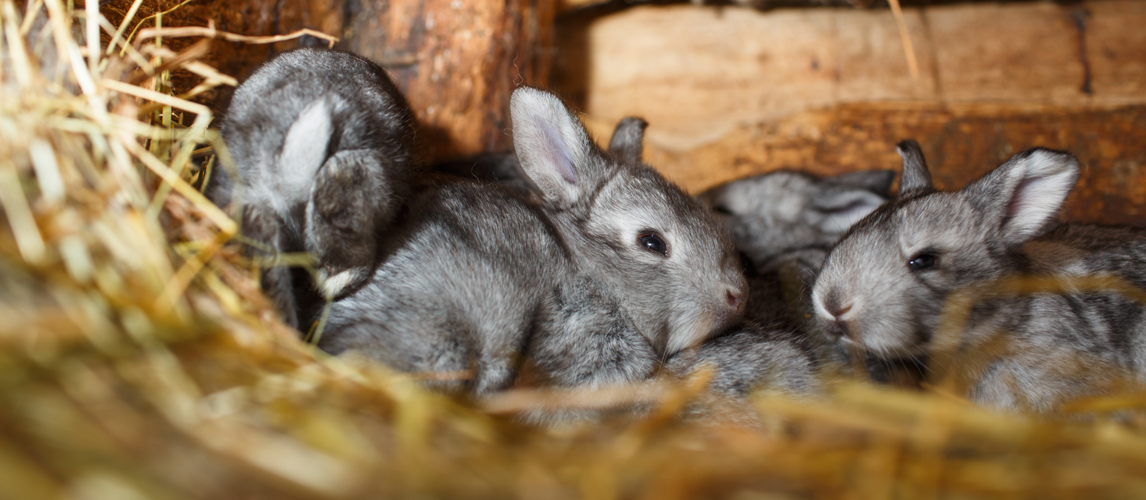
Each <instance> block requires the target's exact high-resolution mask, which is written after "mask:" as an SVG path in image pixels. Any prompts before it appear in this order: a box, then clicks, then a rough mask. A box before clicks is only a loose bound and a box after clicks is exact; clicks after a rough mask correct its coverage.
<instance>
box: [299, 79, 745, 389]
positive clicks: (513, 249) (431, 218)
mask: <svg viewBox="0 0 1146 500" xmlns="http://www.w3.org/2000/svg"><path fill="white" fill-rule="evenodd" d="M510 112H511V117H512V120H513V140H514V145H515V149H516V153H517V157H518V158H519V159H520V163H521V166H522V169H523V171H524V172H525V174H526V176H527V177H528V178H529V180H530V181H531V182H532V183H533V184H534V185H535V186H536V187H537V189H538V193H539V194H538V195H536V196H527V195H523V194H522V193H520V192H518V191H515V190H512V189H508V188H504V187H502V186H498V185H496V184H483V183H474V182H464V181H454V182H443V183H441V184H439V185H437V186H435V187H432V188H429V189H426V190H425V191H423V192H420V193H419V194H417V195H416V196H414V197H412V198H411V199H410V201H409V203H408V215H407V216H406V217H404V218H403V220H402V223H401V224H400V225H399V226H398V227H397V228H396V230H395V234H394V237H393V238H392V239H390V240H388V241H389V243H388V244H387V245H386V246H385V247H384V250H383V255H384V260H383V262H382V264H381V265H380V267H379V268H378V269H377V271H376V272H375V273H374V275H373V277H372V279H371V281H370V283H369V284H368V285H367V286H365V287H363V288H362V289H360V290H357V291H356V292H354V293H352V294H350V295H349V296H347V297H345V298H343V299H340V300H338V301H336V302H335V303H334V305H333V307H332V311H331V314H330V320H329V323H328V326H327V331H326V332H325V333H324V334H323V336H322V338H321V341H320V344H319V345H320V346H321V347H322V348H323V349H325V350H327V351H329V352H333V353H339V352H342V351H345V350H348V349H354V350H358V351H361V352H363V353H365V354H367V355H369V356H372V357H374V358H376V359H379V360H381V361H383V362H386V363H387V364H389V365H391V366H393V367H394V368H396V369H399V370H403V371H409V372H435V373H439V374H442V373H445V374H450V373H455V374H456V373H458V372H467V375H468V376H467V377H466V378H467V379H468V380H467V381H465V382H462V381H458V380H451V381H442V382H440V385H441V386H442V387H443V388H446V389H450V390H462V389H464V390H468V391H471V392H473V393H476V394H487V393H490V392H493V391H497V390H500V389H504V388H506V387H509V386H510V385H511V384H513V383H514V382H515V380H516V379H517V376H518V374H519V373H520V371H521V369H522V367H524V366H526V365H528V366H529V367H532V368H533V371H534V372H537V374H538V375H537V376H538V378H540V379H541V380H543V381H544V383H545V384H546V385H552V386H580V387H592V386H597V385H603V384H610V383H620V382H629V381H634V380H641V379H644V378H646V377H648V376H650V375H651V374H652V373H653V371H654V370H655V369H656V367H657V365H658V363H659V361H660V360H662V359H666V358H667V357H668V356H670V355H672V354H673V353H676V352H678V351H680V350H682V349H684V348H686V347H689V346H692V345H695V344H697V343H699V342H701V341H703V340H704V339H705V338H707V337H708V336H709V335H710V334H711V333H712V332H714V331H719V330H722V329H724V328H725V327H726V326H727V325H729V324H731V323H732V322H734V321H735V320H736V319H737V318H738V317H739V315H740V314H741V311H742V309H743V297H744V293H745V284H744V277H743V274H742V273H741V270H740V262H739V259H738V258H737V256H736V254H735V252H734V251H733V249H732V244H731V242H730V241H729V239H728V236H727V235H726V234H725V233H724V231H723V230H722V229H721V228H720V226H719V224H718V223H717V222H716V221H715V220H714V219H713V218H712V216H711V214H710V213H709V211H708V210H707V209H705V207H704V206H703V205H702V204H700V203H699V202H697V201H696V200H694V199H693V198H691V197H689V196H687V195H686V194H685V193H684V192H682V191H681V190H680V189H679V188H677V187H676V186H674V185H672V184H670V183H669V182H667V181H666V180H665V179H664V178H663V177H661V176H660V175H659V174H657V173H656V172H655V171H654V170H653V169H651V168H649V167H648V166H646V165H643V164H641V163H639V162H635V161H632V160H631V159H626V158H622V157H621V156H622V155H613V154H608V153H605V152H603V151H601V150H600V149H599V148H598V147H597V146H596V145H595V144H593V142H592V140H591V139H590V138H589V135H588V133H587V132H586V131H585V129H584V127H583V126H582V125H581V123H580V121H579V120H578V119H577V118H576V116H575V115H573V114H572V113H571V112H570V111H569V110H568V109H567V108H566V107H565V106H564V104H562V103H561V101H560V100H559V99H558V98H556V97H555V96H553V95H552V94H549V93H547V92H544V91H541V90H537V89H533V88H528V87H522V88H519V89H517V90H516V91H515V92H514V93H513V96H512V98H511V104H510Z"/></svg>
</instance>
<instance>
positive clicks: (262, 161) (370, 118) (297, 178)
mask: <svg viewBox="0 0 1146 500" xmlns="http://www.w3.org/2000/svg"><path fill="white" fill-rule="evenodd" d="M414 127H415V122H414V115H413V112H412V111H411V110H410V106H409V105H408V104H407V103H406V98H405V97H404V96H403V95H402V93H401V92H400V91H399V90H398V88H397V87H395V86H394V84H393V83H392V82H391V81H390V79H389V77H387V76H386V72H385V70H383V69H382V68H381V67H379V66H378V65H377V64H374V63H373V62H370V61H369V60H367V59H364V58H362V57H359V56H356V55H353V54H350V53H346V52H340V51H336V50H327V49H319V48H303V49H297V50H293V51H290V52H285V53H283V54H281V55H279V56H278V57H276V58H274V59H272V60H271V61H269V62H267V63H266V64H264V65H263V66H261V67H260V68H259V69H258V70H256V71H255V72H254V74H252V75H251V77H250V78H248V79H247V80H246V81H245V82H244V83H243V84H242V85H240V86H239V88H238V89H236V90H235V94H234V97H233V98H232V101H231V103H230V106H229V108H228V110H227V114H226V117H225V120H224V122H223V125H222V137H223V140H224V143H225V144H226V146H227V149H228V151H229V153H230V156H231V158H232V159H233V161H234V164H235V166H236V168H237V171H238V172H237V175H236V176H234V177H233V178H232V177H231V176H228V175H216V176H213V178H212V184H211V185H210V186H208V193H209V196H210V197H211V199H212V201H214V202H215V203H217V204H219V205H220V206H223V205H226V204H228V203H229V202H230V201H231V198H232V195H233V194H234V195H235V198H236V199H237V200H236V201H240V202H241V203H242V221H243V226H242V231H243V234H244V236H246V237H248V238H250V239H252V240H255V241H257V242H259V243H261V244H262V245H265V248H266V249H267V250H266V252H265V253H267V254H269V256H271V257H273V256H275V255H276V254H280V253H286V252H303V251H305V252H311V253H312V254H314V255H315V257H316V258H317V262H318V265H317V272H316V274H317V276H316V280H315V281H316V283H314V286H315V287H317V289H318V290H317V291H319V292H320V293H321V295H322V296H323V297H324V298H327V299H330V298H334V297H338V296H340V295H342V294H344V293H346V292H348V291H349V290H353V289H355V288H357V287H359V286H361V285H362V284H364V283H365V282H366V281H367V280H368V279H369V278H370V276H371V275H372V274H373V270H374V267H375V265H376V261H375V258H376V255H377V252H378V250H377V249H378V240H379V234H380V232H381V231H382V230H383V229H384V228H386V227H388V226H389V225H390V224H391V223H392V222H393V220H394V218H395V214H396V213H397V212H398V211H399V210H400V208H401V206H402V202H403V200H404V199H405V198H406V197H407V196H408V194H407V192H408V191H409V189H410V184H411V182H412V179H413V177H414V176H415V175H416V174H417V173H418V172H419V170H420V166H419V165H420V162H418V161H417V159H416V158H415V153H414V134H415V129H414ZM256 253H257V252H256ZM299 275H301V273H293V278H294V279H292V272H291V270H290V269H289V268H288V267H285V266H282V265H278V266H272V267H269V268H267V269H265V270H264V272H263V276H262V283H263V289H264V291H266V293H267V294H268V295H269V296H270V297H271V298H272V300H273V301H274V303H275V305H276V306H277V307H278V308H279V310H280V311H281V312H282V314H283V315H284V317H285V320H286V322H287V323H289V324H290V325H291V326H294V327H296V328H297V327H298V326H299V315H298V311H297V306H298V304H296V300H295V299H296V297H295V291H294V290H295V289H296V288H299V287H300V286H302V287H305V286H309V283H308V284H301V285H300V283H297V282H296V281H297V278H298V277H299Z"/></svg>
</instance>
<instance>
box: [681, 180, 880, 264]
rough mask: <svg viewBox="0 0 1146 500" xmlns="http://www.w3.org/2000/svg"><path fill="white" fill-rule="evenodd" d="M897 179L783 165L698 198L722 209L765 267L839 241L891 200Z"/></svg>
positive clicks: (740, 244)
mask: <svg viewBox="0 0 1146 500" xmlns="http://www.w3.org/2000/svg"><path fill="white" fill-rule="evenodd" d="M894 179H895V173H894V172H892V171H890V170H876V171H870V172H853V173H847V174H843V175H837V176H834V177H827V178H818V177H815V176H812V175H809V174H806V173H803V172H792V171H784V170H782V171H777V172H770V173H767V174H762V175H757V176H753V177H748V178H746V179H740V180H736V181H732V182H729V183H726V184H722V185H719V186H716V187H714V188H711V189H709V190H708V191H705V192H704V193H702V194H701V195H700V198H701V199H702V200H703V201H704V202H705V203H707V204H708V205H709V206H710V207H712V209H713V210H714V211H715V212H716V213H717V214H718V215H717V217H718V218H719V219H720V220H721V222H723V223H724V225H725V227H726V228H727V229H728V232H729V233H731V234H732V240H733V242H734V243H735V244H736V248H737V249H739V250H740V251H741V252H744V254H745V255H747V256H748V258H749V259H751V260H752V262H753V264H755V265H756V267H757V268H758V269H759V270H762V271H764V270H770V268H771V267H774V265H775V264H776V263H775V262H774V259H776V258H777V257H780V256H782V255H784V254H787V253H788V252H791V251H793V250H796V249H800V248H806V247H810V246H824V247H827V246H829V245H831V244H832V243H835V241H836V240H837V239H839V237H840V236H841V235H843V234H844V232H845V231H847V229H848V228H849V227H851V225H852V224H854V223H856V222H857V221H859V220H860V219H862V218H863V217H865V216H866V215H867V214H869V213H871V211H872V210H875V209H876V207H878V206H880V205H882V204H883V203H884V202H886V201H887V199H888V197H887V191H888V188H890V187H891V182H892V180H894Z"/></svg>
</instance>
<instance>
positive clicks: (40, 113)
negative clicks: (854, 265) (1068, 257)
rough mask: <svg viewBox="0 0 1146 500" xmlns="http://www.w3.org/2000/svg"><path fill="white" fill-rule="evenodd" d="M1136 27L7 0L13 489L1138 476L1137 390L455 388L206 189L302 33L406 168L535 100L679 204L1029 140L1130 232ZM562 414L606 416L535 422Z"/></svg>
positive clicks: (760, 485)
mask: <svg viewBox="0 0 1146 500" xmlns="http://www.w3.org/2000/svg"><path fill="white" fill-rule="evenodd" d="M1143 26H1146V2H1141V1H1139V0H1085V1H1070V2H1050V1H1005V2H998V3H996V2H985V1H979V0H965V1H959V0H955V1H951V0H733V1H728V0H723V1H707V0H694V1H692V2H688V1H674V0H606V1H602V0H504V1H494V0H278V1H274V2H269V1H258V0H226V1H224V0H110V1H103V2H84V1H83V0H25V1H20V0H0V29H2V30H3V37H0V49H2V50H0V93H2V99H0V159H2V161H0V214H3V217H0V318H2V321H0V342H2V343H3V344H2V347H0V479H2V480H0V498H12V499H33V498H36V499H39V498H83V499H87V498H92V499H97V498H98V499H112V498H114V499H135V498H141V499H142V498H166V499H184V498H186V499H192V498H204V499H207V498H276V499H280V498H291V499H293V498H299V499H303V498H305V499H316V498H317V499H341V498H595V499H596V498H600V499H620V498H694V497H696V498H733V499H750V498H760V499H763V498H984V497H989V498H996V497H998V498H1028V497H1039V498H1058V497H1070V498H1074V497H1086V498H1132V497H1138V496H1142V495H1146V418H1144V414H1143V413H1142V411H1143V408H1144V407H1146V392H1143V389H1142V388H1141V387H1140V386H1139V385H1136V384H1129V385H1127V386H1125V387H1122V388H1121V389H1120V390H1110V391H1104V392H1102V393H1100V394H1093V395H1088V396H1086V397H1083V398H1076V399H1073V400H1071V401H1069V402H1067V403H1065V404H1064V405H1062V406H1061V407H1060V408H1057V409H1056V410H1055V411H1054V412H1050V413H1031V412H1023V411H1000V410H996V409H991V408H985V407H983V406H981V405H976V404H975V403H974V402H972V401H970V400H969V399H968V398H967V396H966V394H962V393H960V392H958V391H955V390H952V389H951V386H948V385H945V384H944V382H943V381H942V380H935V379H934V378H932V377H930V376H927V374H926V373H924V374H923V380H922V381H918V380H916V381H914V382H911V383H903V384H889V383H879V382H876V381H872V380H869V379H868V378H866V377H863V376H855V375H854V374H853V375H850V376H849V375H847V374H846V373H844V372H840V373H834V372H833V373H827V371H826V370H825V373H824V374H823V378H824V380H823V382H822V384H821V386H822V388H821V389H820V390H818V391H817V393H816V394H811V395H791V394H786V393H783V392H776V391H769V390H767V388H766V387H764V388H762V390H759V391H754V392H750V393H749V394H748V395H747V396H744V397H743V398H739V399H730V398H727V397H724V396H721V395H716V394H713V393H712V392H711V391H709V390H708V385H709V381H710V379H711V377H712V376H713V375H712V371H711V370H710V369H708V368H702V369H698V370H696V371H694V372H692V373H691V374H689V375H687V376H683V377H665V378H657V379H655V380H650V381H646V382H642V383H640V384H636V385H631V386H618V387H604V388H599V389H594V390H584V391H566V390H550V389H545V388H536V387H515V388H511V389H509V390H506V391H503V392H499V393H495V394H492V395H489V396H486V397H481V398H472V397H465V396H457V395H450V394H443V393H441V392H437V391H434V390H431V389H428V388H427V387H426V386H425V385H424V384H422V383H421V379H422V378H424V377H423V375H422V374H416V373H402V372H399V371H395V370H393V369H392V368H391V367H388V366H386V365H385V364H383V363H379V362H375V361H372V360H370V359H367V358H366V357H363V356H356V355H354V354H352V353H351V354H347V355H340V356H331V355H327V354H325V353H323V352H322V351H320V350H318V349H317V348H316V347H314V345H313V342H311V341H310V340H313V335H314V334H315V333H316V331H317V332H319V333H321V328H322V325H321V321H318V322H315V324H311V325H309V327H308V326H307V325H303V326H302V327H300V328H299V330H301V332H300V331H299V330H296V329H293V328H291V327H289V326H287V325H286V324H285V323H284V322H283V321H282V320H281V318H280V316H279V313H278V312H277V311H276V310H275V308H274V306H273V303H272V302H271V301H270V300H269V299H268V298H267V297H266V296H265V295H264V294H263V292H262V290H261V289H260V279H259V272H260V271H259V263H258V262H257V259H252V258H251V256H250V255H249V254H248V253H247V252H245V251H244V246H248V245H252V243H251V242H250V241H249V240H247V239H245V238H244V236H243V233H242V228H241V224H240V222H241V221H240V220H239V219H240V218H238V217H236V216H235V214H234V213H232V212H230V211H228V209H226V208H225V207H224V208H220V207H218V206H216V205H215V204H213V203H212V202H211V201H209V200H208V199H207V197H206V196H205V195H204V194H203V186H204V184H205V183H206V181H207V178H208V176H210V175H212V174H211V172H212V171H216V170H218V169H221V168H223V165H224V164H226V163H228V162H229V161H230V159H229V158H228V157H227V154H226V153H225V151H226V147H225V145H224V143H223V141H222V139H221V135H220V132H219V125H220V122H221V121H222V120H225V119H226V111H227V105H228V103H229V102H230V100H231V96H232V94H233V93H234V90H235V88H236V87H237V86H238V85H239V84H240V83H242V82H243V81H245V79H246V78H247V77H248V76H249V75H250V74H251V73H252V72H253V71H254V70H255V69H256V68H258V67H259V65H260V64H262V63H263V62H265V61H267V60H268V59H270V58H271V57H273V56H274V55H276V54H279V53H282V52H285V51H288V50H291V49H294V48H297V47H301V46H311V47H315V46H318V47H333V48H337V49H341V50H345V51H349V52H353V53H356V54H358V55H361V56H363V57H365V58H367V59H370V60H372V61H374V62H376V63H378V64H379V65H381V66H382V67H384V68H385V70H386V72H387V74H388V75H389V77H390V78H391V79H392V80H393V81H394V82H395V84H396V85H397V87H398V88H399V89H400V90H401V91H402V92H403V93H404V94H405V96H406V99H407V100H408V102H409V105H410V108H411V109H412V110H413V113H414V115H415V117H416V121H417V154H418V156H419V158H421V161H423V162H424V163H425V164H426V165H434V164H444V163H449V162H463V164H464V162H466V161H469V160H468V159H470V158H474V157H476V156H478V155H483V154H489V153H507V152H511V151H513V146H514V144H513V136H512V134H511V129H512V126H513V124H512V121H511V119H510V96H511V95H512V94H513V92H514V90H515V89H517V88H519V87H521V86H523V85H527V86H532V87H538V88H543V89H547V90H549V91H551V92H553V93H554V94H556V95H557V96H559V97H560V98H561V99H562V100H564V102H565V103H566V104H567V105H568V106H569V108H570V109H571V110H573V111H574V112H576V113H577V115H578V117H579V118H580V119H581V121H582V123H583V124H584V125H585V127H586V129H587V130H588V131H589V133H590V135H591V136H592V137H593V138H595V139H596V140H597V142H598V143H599V144H600V145H601V146H602V147H604V146H605V145H606V144H607V143H608V138H609V136H610V134H611V133H612V131H613V127H614V126H615V125H616V124H617V123H618V121H620V120H621V119H623V118H625V117H629V116H637V117H641V118H643V119H644V120H645V121H647V124H648V125H647V128H646V129H644V135H643V142H642V146H643V152H642V155H643V161H644V162H645V163H647V164H649V165H650V166H652V167H653V168H654V169H656V171H658V172H659V173H660V174H661V175H663V176H664V177H665V178H667V179H668V180H670V181H672V182H674V183H675V184H677V185H679V186H680V187H681V188H682V189H683V190H685V191H686V192H688V193H690V194H699V193H701V192H703V191H705V190H707V189H709V188H712V187H714V186H717V185H720V184H722V183H725V182H729V181H732V180H736V179H741V178H745V177H749V176H753V175H757V174H763V173H769V172H774V171H780V170H788V171H800V172H807V173H810V174H814V175H816V176H836V175H839V174H845V173H851V172H860V171H871V170H894V171H895V172H897V173H898V172H899V170H900V168H901V165H902V164H903V161H904V160H902V159H901V157H900V155H899V154H898V153H897V148H896V144H897V143H900V141H903V140H905V139H914V140H916V141H918V143H919V145H920V147H921V149H922V151H923V153H924V154H925V155H926V158H927V162H928V164H929V166H930V175H931V178H932V181H933V183H934V186H935V187H936V188H938V189H940V190H946V191H954V190H958V189H960V188H962V187H963V186H964V185H966V184H967V183H969V182H971V181H974V180H975V179H978V178H980V177H981V176H983V175H984V174H986V173H988V172H990V171H992V169H994V168H995V167H997V166H998V165H1000V164H1001V163H1003V162H1005V161H1006V160H1007V159H1008V158H1011V157H1012V156H1014V155H1016V154H1017V153H1019V152H1021V151H1024V150H1027V149H1028V148H1032V147H1038V146H1041V147H1046V148H1051V149H1054V150H1061V151H1066V152H1070V153H1071V154H1073V155H1074V156H1075V157H1076V158H1077V160H1078V163H1079V165H1080V175H1079V178H1078V181H1077V184H1076V185H1074V186H1073V189H1072V190H1071V191H1070V194H1069V196H1067V198H1066V201H1065V204H1064V205H1063V207H1062V210H1061V212H1060V213H1059V216H1060V218H1061V219H1062V220H1064V221H1068V222H1078V223H1099V224H1116V225H1132V226H1146V213H1143V212H1141V211H1142V210H1143V209H1144V207H1146V177H1143V175H1146V174H1144V172H1143V170H1144V167H1146V30H1143V29H1142V27H1143ZM269 105H274V104H273V103H272V104H269ZM215 175H218V174H215ZM889 178H890V177H889ZM885 194H886V193H885ZM283 259H284V261H285V262H287V263H288V264H291V265H294V266H297V267H306V266H308V265H311V264H312V263H313V260H312V258H311V257H308V256H307V255H295V256H286V257H284V258H283ZM291 259H293V260H291ZM1062 286H1068V287H1069V286H1071V285H1069V284H1068V285H1062ZM1120 290H1121V289H1120ZM1123 291H1124V292H1125V294H1126V295H1127V296H1129V297H1131V298H1132V299H1134V300H1138V301H1141V300H1142V299H1141V298H1139V297H1140V296H1142V292H1141V291H1140V290H1133V289H1129V290H1123ZM1024 293H1033V292H1030V291H1028V292H1024ZM848 373H850V372H848ZM563 406H570V407H574V408H583V409H586V410H590V411H596V412H597V413H594V415H597V418H591V419H583V420H576V419H574V420H573V421H570V422H563V423H561V424H559V425H554V426H547V425H534V424H531V423H529V422H523V420H522V418H520V415H522V414H523V413H526V412H529V411H533V410H536V409H538V408H542V409H544V408H550V407H563ZM633 408H636V410H633Z"/></svg>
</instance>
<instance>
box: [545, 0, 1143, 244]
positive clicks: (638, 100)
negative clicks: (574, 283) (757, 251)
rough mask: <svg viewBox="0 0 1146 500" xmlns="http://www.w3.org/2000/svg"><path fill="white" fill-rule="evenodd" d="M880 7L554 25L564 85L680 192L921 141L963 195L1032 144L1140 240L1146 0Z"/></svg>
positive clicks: (655, 10)
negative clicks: (908, 52)
mask: <svg viewBox="0 0 1146 500" xmlns="http://www.w3.org/2000/svg"><path fill="white" fill-rule="evenodd" d="M905 13H906V16H905V17H906V24H907V27H908V31H909V33H910V36H911V40H912V42H913V46H914V51H915V54H916V55H917V58H918V63H919V67H920V69H921V72H920V76H919V78H914V79H913V78H912V77H911V76H910V74H909V71H908V65H907V59H906V57H905V53H904V49H903V44H902V43H901V41H900V36H899V32H898V30H897V27H896V23H895V20H894V18H893V17H892V15H891V13H890V12H888V11H885V10H857V9H799V10H775V11H769V12H758V11H753V10H750V9H741V8H730V7H729V8H718V7H697V6H691V5H674V6H657V7H641V8H635V9H630V10H627V11H624V12H621V13H616V14H611V15H608V16H602V17H594V18H584V17H581V18H574V19H571V20H566V21H567V22H565V23H559V26H558V59H557V63H556V68H555V69H554V79H553V82H554V85H555V86H556V87H557V88H559V89H560V90H561V91H562V93H563V94H564V95H566V96H567V97H569V98H570V99H571V100H572V101H574V102H576V103H577V104H578V105H579V106H580V107H581V109H582V110H583V111H584V112H585V113H586V118H587V121H588V122H589V123H590V124H591V125H592V128H593V130H594V131H595V132H596V135H598V136H602V137H604V136H606V135H607V134H608V133H609V131H610V130H611V127H612V124H613V123H614V122H615V121H616V120H618V119H620V118H621V117H623V116H627V115H641V116H644V117H645V118H646V119H647V120H648V121H649V123H650V125H649V128H648V130H647V132H646V134H647V135H646V137H647V140H646V142H647V144H646V151H648V153H647V157H648V159H649V160H650V161H651V162H652V163H653V164H654V165H656V166H657V167H659V168H661V169H662V170H663V171H664V172H665V174H666V175H668V176H669V177H670V178H673V179H675V180H677V181H678V182H679V183H681V184H682V185H683V186H685V187H686V188H689V189H691V190H694V191H696V190H701V189H704V188H707V187H709V186H711V185H714V184H717V183H720V182H724V181H726V180H729V179H733V178H737V177H742V176H745V175H750V174H754V173H758V172H765V171H770V170H775V169H780V168H792V169H802V170H810V171H813V172H817V173H823V174H828V173H836V172H842V171H850V170H863V169H875V168H894V169H898V168H899V162H900V160H899V157H898V155H896V153H895V148H894V144H895V143H896V142H898V141H899V140H901V139H905V138H916V139H918V140H919V141H920V142H921V144H922V145H923V148H924V151H925V152H926V153H927V154H928V158H929V160H930V163H931V166H932V169H933V170H934V173H935V180H936V183H937V184H938V185H939V186H941V187H948V188H956V187H959V186H962V185H963V184H964V183H966V182H967V181H969V180H971V179H974V178H975V177H977V176H979V175H981V174H982V173H984V172H986V171H987V170H989V169H991V168H993V167H994V166H996V165H997V164H998V163H999V162H1001V161H1002V160H1004V159H1006V158H1008V157H1009V156H1010V155H1012V154H1014V153H1016V152H1018V151H1020V150H1023V149H1026V148H1029V147H1033V146H1046V147H1052V148H1056V149H1063V150H1067V151H1071V152H1073V153H1075V154H1076V155H1078V156H1079V158H1080V159H1081V160H1082V162H1083V164H1084V165H1085V168H1084V173H1083V177H1082V180H1081V182H1080V189H1078V190H1077V191H1076V193H1075V194H1074V195H1073V197H1072V199H1071V200H1070V202H1069V203H1068V207H1067V216H1068V217H1069V218H1072V219H1076V220H1090V221H1110V222H1129V223H1138V224H1143V225H1146V212H1143V211H1142V208H1141V207H1142V205H1143V203H1146V178H1142V169H1143V167H1144V166H1146V30H1143V29H1142V27H1143V26H1146V3H1144V2H1139V1H1134V0H1114V1H1090V2H1082V3H1074V4H1058V3H1050V2H1032V3H1019V4H1007V5H998V4H961V5H947V6H940V7H927V8H909V9H906V11H905Z"/></svg>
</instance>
